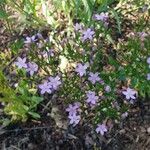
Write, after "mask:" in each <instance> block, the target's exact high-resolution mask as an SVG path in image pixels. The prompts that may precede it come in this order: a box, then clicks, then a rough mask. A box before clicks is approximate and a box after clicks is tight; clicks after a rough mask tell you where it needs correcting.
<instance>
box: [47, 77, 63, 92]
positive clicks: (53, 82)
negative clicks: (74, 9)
mask: <svg viewBox="0 0 150 150" xmlns="http://www.w3.org/2000/svg"><path fill="white" fill-rule="evenodd" d="M49 81H50V82H49V83H50V85H51V86H52V88H53V89H54V90H57V88H58V87H59V85H60V84H61V81H60V77H59V76H56V77H49Z"/></svg>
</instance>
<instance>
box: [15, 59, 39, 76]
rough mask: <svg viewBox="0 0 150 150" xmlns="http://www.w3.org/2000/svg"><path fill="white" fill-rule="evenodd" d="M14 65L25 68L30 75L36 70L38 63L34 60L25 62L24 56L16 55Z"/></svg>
mask: <svg viewBox="0 0 150 150" xmlns="http://www.w3.org/2000/svg"><path fill="white" fill-rule="evenodd" d="M15 65H16V66H17V67H18V68H19V69H21V68H24V69H26V71H27V72H28V73H29V74H30V76H33V74H34V73H35V72H37V71H38V65H37V64H36V63H35V62H28V63H26V57H24V58H21V57H18V58H17V61H16V62H15Z"/></svg>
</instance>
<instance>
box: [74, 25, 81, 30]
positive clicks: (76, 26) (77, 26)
mask: <svg viewBox="0 0 150 150" xmlns="http://www.w3.org/2000/svg"><path fill="white" fill-rule="evenodd" d="M74 29H75V31H82V25H81V24H80V23H76V24H75V26H74Z"/></svg>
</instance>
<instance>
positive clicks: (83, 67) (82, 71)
mask: <svg viewBox="0 0 150 150" xmlns="http://www.w3.org/2000/svg"><path fill="white" fill-rule="evenodd" d="M88 67H89V64H88V63H85V64H84V65H82V64H81V63H79V64H78V65H77V67H76V69H75V71H76V72H77V73H79V75H80V77H82V76H83V75H85V74H86V69H87V68H88Z"/></svg>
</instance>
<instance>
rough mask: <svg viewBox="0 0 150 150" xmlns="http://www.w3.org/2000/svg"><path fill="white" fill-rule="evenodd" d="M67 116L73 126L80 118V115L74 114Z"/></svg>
mask: <svg viewBox="0 0 150 150" xmlns="http://www.w3.org/2000/svg"><path fill="white" fill-rule="evenodd" d="M68 118H69V119H70V121H69V123H70V124H72V125H73V126H76V125H77V124H78V123H79V122H80V120H81V117H80V115H76V114H72V115H69V117H68Z"/></svg>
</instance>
